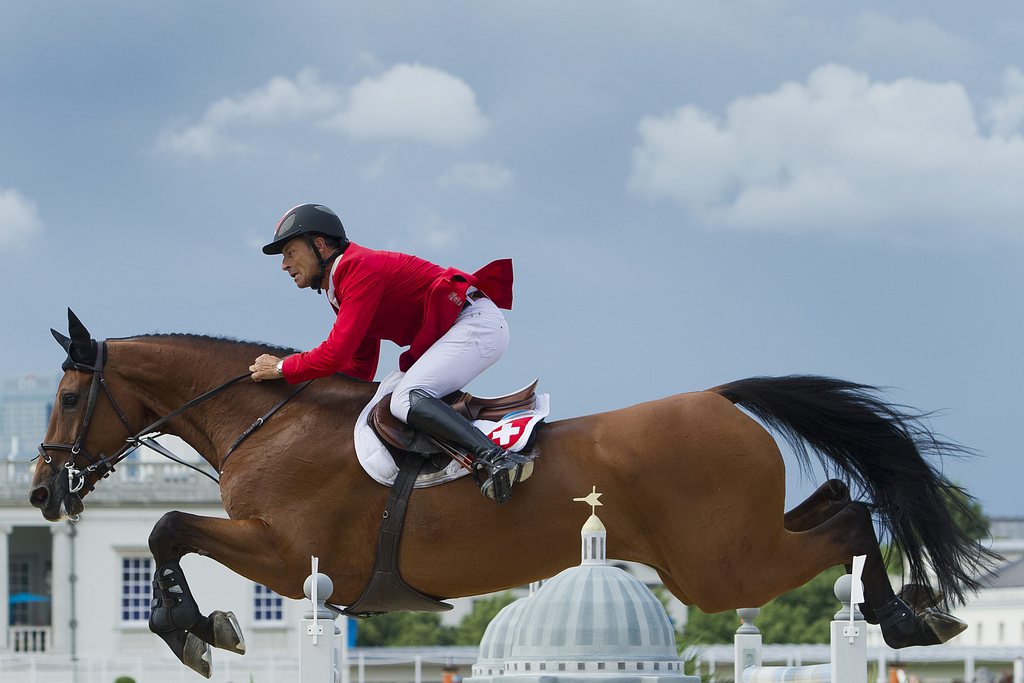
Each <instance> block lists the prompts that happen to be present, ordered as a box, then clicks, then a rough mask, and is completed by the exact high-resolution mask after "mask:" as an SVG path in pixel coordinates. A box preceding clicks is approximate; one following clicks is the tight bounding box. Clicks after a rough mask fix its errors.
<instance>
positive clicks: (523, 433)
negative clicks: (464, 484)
mask: <svg viewBox="0 0 1024 683" xmlns="http://www.w3.org/2000/svg"><path fill="white" fill-rule="evenodd" d="M404 376H405V373H404V372H400V371H398V370H396V371H395V372H392V373H391V374H390V375H388V376H387V377H385V378H384V379H383V381H381V383H380V387H378V388H377V394H376V395H375V396H374V397H373V400H371V401H370V402H369V403H368V404H366V407H365V408H363V410H362V412H361V413H359V419H358V420H356V428H355V442H356V456H357V457H358V458H359V464H360V465H362V466H363V469H364V470H366V473H367V474H369V475H370V476H371V477H373V479H374V480H375V481H377V482H379V483H381V484H384V485H385V486H391V485H392V484H394V483H395V478H396V477H398V465H396V464H395V460H394V458H392V457H391V453H390V452H389V451H388V449H387V446H385V445H384V444H383V443H381V440H380V439H379V438H378V437H377V434H376V432H374V431H373V428H372V427H370V425H369V423H368V422H367V418H368V416H369V414H370V411H371V410H372V409H373V407H374V406H375V405H377V403H378V402H379V401H380V399H381V398H383V397H384V396H386V395H387V394H389V393H391V392H392V391H394V389H395V387H396V386H398V383H399V382H400V381H401V380H402V377H404ZM549 412H550V405H549V401H548V395H547V394H537V406H536V407H535V408H534V409H533V410H519V411H516V412H514V413H509V414H508V415H506V416H505V417H503V418H502V419H501V420H499V421H497V422H492V421H490V420H476V421H475V422H473V424H474V425H476V427H477V428H478V429H480V431H482V432H483V433H484V434H486V435H487V436H489V437H490V438H491V440H492V441H494V443H496V444H498V445H499V446H501V447H502V448H504V449H505V450H508V451H513V452H517V451H521V450H523V448H524V447H525V446H526V443H527V442H528V441H529V440H530V435H532V434H533V430H534V429H536V427H537V424H538V423H539V422H540V421H541V420H543V419H544V418H546V417H547V416H548V413H549ZM467 474H469V471H468V470H466V469H464V468H463V467H462V466H461V465H459V463H457V462H455V461H454V460H453V461H452V462H450V463H448V466H447V467H446V468H444V469H443V470H440V471H438V472H430V473H428V474H421V475H420V476H419V477H417V479H416V485H415V488H424V487H426V486H437V485H438V484H444V483H446V482H449V481H454V480H455V479H458V478H459V477H464V476H466V475H467Z"/></svg>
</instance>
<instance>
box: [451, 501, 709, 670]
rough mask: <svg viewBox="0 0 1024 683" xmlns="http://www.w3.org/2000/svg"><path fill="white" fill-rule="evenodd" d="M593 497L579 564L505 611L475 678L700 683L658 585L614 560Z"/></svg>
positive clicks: (483, 648)
mask: <svg viewBox="0 0 1024 683" xmlns="http://www.w3.org/2000/svg"><path fill="white" fill-rule="evenodd" d="M600 495H601V494H600V493H598V492H597V488H596V487H594V489H593V490H592V492H591V494H590V495H589V496H587V497H586V498H577V499H574V500H576V501H581V502H584V503H588V504H589V505H591V515H590V518H589V519H588V520H587V521H586V523H585V524H584V526H583V528H582V530H581V531H580V536H581V540H582V544H581V547H580V556H581V557H580V564H579V565H578V566H576V567H570V568H569V569H566V570H565V571H563V572H561V573H560V574H557V575H556V576H555V577H554V578H552V579H550V580H548V581H546V582H545V583H544V585H543V586H541V587H540V589H539V590H538V591H537V592H536V593H534V594H532V595H530V597H528V598H522V599H520V600H518V601H516V602H514V603H512V604H511V605H509V606H508V607H506V608H505V609H504V610H502V611H501V612H499V613H498V615H497V616H496V617H495V618H494V620H493V621H492V622H491V624H490V625H489V626H488V627H487V630H486V631H485V632H484V637H483V640H482V641H481V642H480V658H479V659H478V660H477V663H476V664H474V665H473V675H472V677H471V678H470V679H467V683H468V682H469V681H473V682H474V683H554V682H557V681H567V682H568V681H571V682H572V683H580V682H581V681H589V680H601V681H603V682H604V683H639V682H640V681H644V682H645V683H669V682H674V683H680V682H683V683H700V679H699V678H697V677H696V676H686V675H684V673H683V661H682V660H681V659H680V658H679V657H678V656H677V655H676V642H675V632H674V631H673V629H672V624H671V623H670V622H669V620H668V615H667V614H666V613H665V608H664V607H663V606H662V604H661V602H660V601H659V600H658V598H657V597H655V595H654V593H652V592H651V590H650V589H649V588H648V587H647V586H645V585H644V584H643V583H641V582H640V581H638V580H637V579H636V578H635V577H634V576H633V575H632V574H630V573H628V572H626V571H623V570H622V569H619V568H618V567H615V566H612V565H609V564H608V560H607V555H606V540H607V535H608V532H607V530H606V529H605V526H604V524H603V523H602V522H601V520H600V518H598V516H597V515H596V514H594V508H596V507H597V506H599V505H601V503H600V502H599V500H598V498H599V496H600Z"/></svg>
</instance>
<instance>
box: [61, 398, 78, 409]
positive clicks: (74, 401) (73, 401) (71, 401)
mask: <svg viewBox="0 0 1024 683" xmlns="http://www.w3.org/2000/svg"><path fill="white" fill-rule="evenodd" d="M60 404H61V406H63V407H64V408H69V409H70V408H74V407H75V406H76V405H78V394H64V395H63V396H61V397H60Z"/></svg>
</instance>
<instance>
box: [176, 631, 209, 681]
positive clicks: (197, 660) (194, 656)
mask: <svg viewBox="0 0 1024 683" xmlns="http://www.w3.org/2000/svg"><path fill="white" fill-rule="evenodd" d="M181 661H182V663H183V664H184V665H185V666H187V667H188V668H190V669H192V670H193V671H195V672H196V673H197V674H199V675H200V676H203V677H205V678H209V677H210V676H211V675H213V671H212V666H213V652H212V651H211V650H210V646H209V645H207V644H206V643H204V642H203V641H202V640H200V639H199V638H197V637H196V636H194V635H192V634H191V633H189V634H188V636H186V638H185V648H184V650H183V651H182V653H181Z"/></svg>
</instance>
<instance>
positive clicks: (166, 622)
mask: <svg viewBox="0 0 1024 683" xmlns="http://www.w3.org/2000/svg"><path fill="white" fill-rule="evenodd" d="M69 319H70V324H69V334H70V338H68V337H64V336H63V335H61V334H59V333H57V332H54V336H55V337H57V338H58V341H60V342H61V343H62V345H63V346H64V347H65V350H67V352H68V358H67V360H66V361H65V363H64V370H65V374H64V376H63V378H62V379H61V382H60V384H59V387H58V389H57V396H56V400H55V401H54V406H53V412H52V414H51V416H50V420H49V425H48V428H47V433H46V437H45V442H44V443H43V444H41V445H40V457H39V459H38V461H37V463H36V467H35V471H34V476H33V480H32V484H31V493H30V501H31V503H32V505H34V506H36V507H38V508H39V509H40V510H41V511H42V514H43V516H44V517H45V518H46V519H48V520H50V521H56V520H59V519H61V518H62V517H63V516H64V515H66V514H70V515H75V514H77V513H79V512H81V511H82V509H83V507H84V504H83V502H82V498H83V497H84V496H85V495H86V494H87V493H88V491H90V490H92V488H93V487H94V486H95V485H96V484H97V483H98V481H99V479H100V478H101V477H102V476H103V475H104V474H107V473H108V472H107V469H106V467H105V465H104V463H105V462H106V459H105V457H104V456H103V455H102V454H104V453H107V454H110V453H117V454H121V453H123V452H124V451H125V448H126V446H125V445H124V444H125V433H126V432H127V433H128V435H129V442H128V445H131V443H132V439H133V438H136V439H137V436H138V435H139V434H140V433H139V432H136V429H137V428H139V427H140V426H143V425H147V424H150V423H152V422H153V421H154V420H156V421H157V423H158V424H159V421H160V420H164V422H163V424H161V425H160V427H159V431H162V432H164V433H169V434H175V435H177V436H179V437H181V438H182V439H184V440H185V441H186V442H187V443H189V444H190V445H191V446H192V447H194V448H195V449H196V450H197V451H198V452H199V453H200V454H202V457H203V458H205V460H206V461H207V462H208V463H209V464H210V466H211V467H212V468H213V469H214V470H216V471H217V472H219V473H220V491H221V498H222V500H223V504H224V509H225V510H226V511H227V513H228V515H229V516H230V518H229V519H221V518H211V517H201V516H196V515H193V514H188V513H184V512H178V511H171V512H168V513H166V514H165V515H164V516H163V517H162V518H161V519H160V520H159V522H158V523H157V524H156V526H155V527H154V528H153V531H152V534H151V535H150V537H149V546H150V549H151V551H152V553H153V557H154V560H155V566H156V567H157V569H156V572H155V575H154V597H155V599H154V603H153V608H152V617H151V620H150V628H151V629H152V630H153V631H154V632H156V633H157V634H158V635H160V636H161V637H162V638H163V639H164V640H165V641H166V642H167V643H168V645H169V646H170V647H171V648H172V650H174V652H175V654H176V655H177V656H178V657H179V659H180V660H181V661H182V662H183V663H184V664H186V665H187V666H189V667H191V668H192V669H194V670H196V671H197V672H199V673H200V674H203V675H205V676H209V675H210V656H211V655H210V650H209V648H210V646H214V647H220V648H223V649H227V650H230V651H234V652H239V653H241V652H244V649H245V647H244V641H243V640H242V634H241V631H240V629H239V628H238V625H237V621H236V620H235V619H234V617H233V615H231V614H230V613H225V612H221V611H214V612H212V613H211V614H210V615H204V614H203V613H202V612H201V611H200V609H199V607H198V605H196V603H195V600H194V599H193V598H192V595H191V591H190V590H189V587H188V583H187V581H186V579H185V576H184V574H183V573H182V572H181V567H180V564H179V562H178V561H179V560H180V558H181V557H182V556H184V555H185V554H187V553H200V554H203V555H207V556H209V557H211V558H213V559H214V560H216V561H218V562H220V563H221V564H223V565H225V566H227V567H228V568H230V569H231V570H233V571H234V572H236V573H238V574H240V575H242V576H244V577H245V578H247V579H249V580H251V581H255V582H258V583H261V584H263V585H265V586H267V587H269V588H270V589H272V590H273V591H275V592H276V593H278V594H280V595H283V596H287V597H290V598H301V597H302V595H303V593H302V587H303V582H304V580H305V578H306V577H307V575H308V574H309V558H310V556H311V555H317V556H318V557H319V558H320V571H322V572H324V573H326V574H328V575H329V576H330V577H331V579H332V580H333V582H334V592H333V594H332V595H331V598H330V601H331V602H333V603H335V604H340V605H349V604H352V601H353V600H354V599H355V598H356V597H357V596H358V595H359V593H360V591H361V589H362V588H363V586H364V585H365V584H366V582H367V580H368V578H369V576H370V571H371V567H372V565H373V559H374V553H375V548H376V536H377V532H378V528H379V526H380V524H381V511H382V510H383V508H384V504H385V500H386V498H387V495H388V489H387V488H386V487H384V486H381V485H380V484H378V483H376V482H375V481H373V480H372V479H371V478H370V477H369V476H368V475H367V474H366V473H365V472H364V471H363V470H362V468H361V467H360V465H359V463H358V462H357V459H356V455H355V452H354V446H353V436H352V435H353V427H354V423H355V421H356V419H357V416H358V414H359V413H360V410H361V409H362V408H363V407H364V406H365V405H366V404H367V402H368V401H370V400H371V398H372V397H373V395H374V393H375V390H376V387H377V385H376V384H375V383H372V382H363V381H358V380H354V379H351V378H348V377H345V376H340V375H336V376H333V377H329V378H323V379H320V380H317V381H316V382H315V383H314V384H313V385H311V387H310V388H309V389H308V390H306V391H304V392H303V393H301V394H299V395H297V396H295V398H294V399H293V400H291V401H290V402H288V403H287V404H286V405H284V406H283V407H282V408H281V409H280V411H279V412H278V413H276V414H275V415H274V416H273V418H272V419H269V420H268V421H267V422H266V424H264V425H263V426H262V427H261V428H260V429H259V430H257V431H254V432H252V433H251V435H250V436H249V438H248V439H247V440H246V441H244V442H243V443H242V445H241V446H240V447H239V448H238V449H237V451H235V452H234V453H233V455H232V457H231V459H230V460H229V461H228V462H227V463H226V464H224V463H223V459H224V457H225V455H226V453H227V452H228V451H229V449H231V448H232V444H233V443H234V442H235V441H236V440H237V439H238V437H239V435H240V434H242V433H243V432H245V431H246V430H247V429H248V428H249V427H250V425H251V424H252V423H253V420H254V419H256V418H257V417H258V416H260V415H262V414H264V412H265V411H266V410H267V409H268V408H269V407H270V406H273V405H274V404H277V403H280V402H281V401H282V400H283V399H284V398H285V397H287V395H288V394H289V393H290V392H291V391H293V388H292V387H289V386H287V385H285V384H284V383H283V382H263V383H258V384H256V383H252V382H251V381H250V380H249V379H248V378H247V377H243V376H244V375H245V374H246V373H245V372H244V371H245V369H246V368H247V367H248V365H249V363H250V361H251V359H252V358H254V357H256V356H257V355H259V354H260V353H264V352H266V353H273V354H275V355H286V354H287V353H289V352H290V351H288V350H285V349H279V348H269V347H267V346H265V345H259V344H254V343H248V342H239V341H234V340H226V339H216V338H210V337H201V336H193V335H179V334H171V335H147V336H138V337H132V338H122V339H109V340H106V341H104V342H96V341H95V340H93V339H92V338H91V337H90V335H89V333H88V331H87V330H86V329H85V327H84V326H83V325H82V324H81V323H80V322H79V321H78V319H77V318H76V317H75V316H74V314H72V313H70V311H69ZM239 372H242V373H243V374H242V375H239V376H238V377H237V378H236V380H240V381H236V383H235V384H234V385H233V386H231V387H230V388H229V389H226V390H225V391H224V393H221V394H219V395H217V396H214V397H212V398H210V399H209V400H205V401H203V402H201V403H199V402H196V401H192V399H194V398H195V397H196V396H197V395H198V394H200V393H202V392H204V391H206V390H207V389H209V388H210V387H211V386H214V385H216V384H217V383H219V382H221V381H222V380H223V379H226V378H229V377H232V376H234V375H236V374H238V373H239ZM182 406H187V407H188V409H182ZM737 406H742V407H744V408H746V409H747V410H748V411H750V413H752V414H753V415H755V416H757V417H758V418H760V419H761V420H762V421H764V422H765V423H766V424H767V425H768V427H770V428H774V429H775V430H777V431H780V432H781V434H782V435H783V436H784V437H786V438H787V440H788V441H790V442H791V443H792V444H793V445H794V449H795V452H796V453H797V454H798V456H799V458H798V459H799V460H800V461H801V464H802V465H803V464H806V463H805V462H804V461H805V460H806V459H807V458H808V457H809V453H811V452H813V453H815V454H817V455H818V457H819V458H820V460H821V462H822V463H823V465H824V466H825V468H826V471H827V472H829V473H830V474H831V473H835V474H836V476H838V477H839V479H832V480H830V481H828V482H826V483H825V484H824V485H822V487H821V488H819V489H818V491H816V492H815V493H814V494H812V495H811V496H810V498H808V499H807V500H806V501H804V502H803V503H801V504H800V505H798V506H797V507H796V508H794V509H793V510H791V511H789V512H786V511H785V475H784V463H783V458H782V454H781V452H780V450H779V448H778V446H777V444H776V442H775V440H774V439H773V438H772V436H771V435H770V434H769V432H768V431H766V429H765V428H764V427H763V426H762V425H761V424H760V423H759V422H757V421H755V420H754V419H752V418H751V417H750V416H749V415H748V414H747V413H746V412H744V411H742V410H740V409H738V408H737ZM168 415H171V416H172V417H171V418H170V419H167V416H168ZM920 417H921V416H920V415H914V414H909V413H908V412H907V411H906V409H904V408H900V407H898V406H894V405H890V404H888V403H886V402H884V401H883V400H882V399H881V398H879V397H878V395H877V392H876V391H875V390H874V389H873V388H872V387H867V386H864V385H860V384H854V383H850V382H846V381H842V380H837V379H831V378H826V377H816V376H789V377H776V378H770V377H760V378H751V379H745V380H740V381H736V382H730V383H728V384H723V385H721V386H718V387H714V388H712V389H708V390H706V391H698V392H693V393H685V394H679V395H675V396H670V397H667V398H662V399H659V400H655V401H651V402H647V403H641V404H639V405H634V406H632V407H628V408H622V409H619V410H613V411H610V412H604V413H599V414H596V415H588V416H584V417H576V418H572V419H565V420H557V421H553V422H550V423H548V424H546V425H544V427H543V429H541V430H540V431H539V433H538V434H537V437H536V442H535V445H534V449H535V451H536V452H537V453H538V454H539V457H538V458H537V460H536V471H535V474H534V476H533V477H532V478H531V479H530V480H528V481H526V482H524V483H522V484H520V485H519V486H517V487H516V489H515V492H514V495H513V496H512V500H511V502H510V503H508V504H506V505H496V504H495V503H494V502H493V501H491V500H488V499H486V498H484V497H482V496H481V495H480V493H479V492H478V491H477V489H476V487H475V485H474V484H473V482H472V481H471V478H463V479H460V480H457V481H455V482H452V483H449V484H445V485H443V486H440V487H433V488H426V489H418V490H416V491H415V492H414V494H413V495H412V497H411V499H410V503H409V508H408V513H407V517H406V525H405V534H404V537H403V541H402V543H401V547H400V556H399V560H400V568H401V571H402V575H403V578H404V579H405V581H406V582H407V583H408V584H409V585H411V586H413V587H414V588H416V589H418V590H419V591H421V592H423V593H425V594H427V595H429V596H434V597H437V598H455V597H461V596H470V595H477V594H482V593H489V592H493V591H499V590H503V589H508V588H512V587H515V586H521V585H524V584H527V583H530V582H531V581H536V580H539V579H543V578H546V577H550V576H552V575H554V574H556V573H557V572H559V571H561V570H562V569H564V568H566V567H568V566H571V565H573V564H575V563H576V561H577V560H578V556H577V543H578V541H577V539H578V533H579V528H580V520H578V519H575V518H574V516H573V515H571V514H567V506H566V503H567V502H568V501H571V500H572V498H573V497H576V496H579V495H581V492H583V491H590V490H591V487H592V486H593V485H595V484H596V486H597V488H598V490H600V491H602V492H603V493H604V494H605V497H604V501H605V503H606V507H605V508H604V510H605V512H603V513H602V519H603V521H604V523H605V526H606V527H607V529H608V532H609V540H610V546H611V547H610V556H612V557H615V558H617V559H622V560H632V561H635V562H641V563H644V564H647V565H649V566H651V567H653V568H654V569H656V570H657V572H658V575H659V576H660V577H661V580H662V581H663V582H664V584H665V586H666V588H667V589H668V590H669V591H670V592H671V593H672V594H673V595H674V596H676V597H677V598H679V600H681V601H682V602H684V603H686V604H689V605H695V606H697V607H699V608H700V609H702V610H704V611H705V612H719V611H723V610H731V609H735V608H738V607H750V606H759V605H763V604H764V603H766V602H767V601H769V600H771V599H772V598H774V597H776V596H777V595H780V594H782V593H784V592H786V591H789V590H792V589H794V588H797V587H798V586H801V585H803V584H804V583H806V582H807V581H809V580H810V579H812V578H813V577H815V576H816V575H817V574H819V573H820V572H822V571H823V570H825V569H827V568H829V567H832V566H835V565H843V564H847V565H848V564H849V563H850V561H851V558H852V557H853V556H854V555H866V556H867V559H866V564H865V566H864V571H863V581H864V586H865V601H866V602H865V604H864V606H863V611H864V613H865V617H866V618H868V620H869V621H871V622H872V623H880V624H881V628H882V633H883V636H884V639H885V641H886V642H887V643H888V644H889V645H890V646H892V647H896V648H899V647H906V646H911V645H930V644H936V643H939V642H943V641H945V640H947V639H948V638H950V637H952V636H953V635H956V634H957V633H959V632H960V631H961V630H963V628H965V627H966V626H965V625H964V624H963V622H960V621H959V620H957V619H955V618H954V617H952V616H950V615H948V614H946V613H945V612H944V611H942V610H945V609H948V607H949V606H950V605H952V604H956V603H962V602H963V601H964V599H965V596H966V595H967V594H968V593H969V592H970V591H972V590H976V589H977V588H978V583H977V578H978V577H979V576H980V575H981V573H982V572H983V571H984V570H985V569H987V568H988V567H990V566H991V565H992V564H993V563H994V562H995V561H996V559H997V558H998V556H996V555H994V554H993V553H991V552H990V551H988V550H987V549H985V548H984V547H982V546H981V545H980V544H978V543H977V542H975V541H974V540H972V539H970V538H968V537H967V536H965V534H964V533H963V532H962V531H961V530H960V528H959V527H958V526H957V525H956V523H955V522H954V521H953V518H952V516H951V512H950V509H951V507H959V508H960V511H961V512H964V511H967V510H966V503H967V502H969V501H970V500H971V499H970V498H969V497H965V496H964V495H957V494H960V493H961V491H960V489H959V488H958V487H956V486H955V485H954V484H952V483H950V482H949V481H948V480H947V479H946V478H944V477H943V475H942V474H941V473H940V471H939V470H938V468H937V465H936V464H934V463H933V462H932V459H934V458H935V457H936V456H941V455H943V454H944V453H953V454H955V453H958V452H959V450H958V449H959V447H958V446H956V445H954V444H949V443H946V442H944V441H942V440H940V439H939V438H937V437H936V436H935V435H933V434H932V433H931V432H930V431H929V430H928V429H926V427H925V426H924V425H923V423H922V421H921V420H920ZM133 435H135V436H133ZM848 485H849V486H853V487H854V490H855V493H856V495H858V496H859V495H863V496H865V497H866V498H867V499H868V500H867V502H860V501H856V500H851V497H850V489H849V487H848ZM967 512H969V511H967ZM873 520H874V521H873ZM875 522H877V523H878V525H879V527H880V528H881V529H882V530H883V531H884V533H885V534H886V536H887V539H888V541H889V542H890V543H891V547H893V548H895V549H897V550H898V551H899V553H900V556H901V557H902V558H903V559H904V561H905V562H906V564H907V567H908V568H909V574H910V579H911V583H910V584H908V586H911V587H913V588H914V590H907V591H903V592H902V593H901V595H902V596H903V597H902V598H901V596H900V595H897V594H896V593H895V592H894V591H893V588H892V587H891V585H890V582H889V577H888V575H887V572H886V568H885V564H884V559H883V555H882V552H881V551H880V548H879V539H878V538H877V537H876V533H875V525H874V524H875ZM883 540H884V539H883ZM524 548H542V549H543V550H541V551H534V552H523V551H522V549H524ZM904 598H905V599H904ZM908 603H909V604H908Z"/></svg>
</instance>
